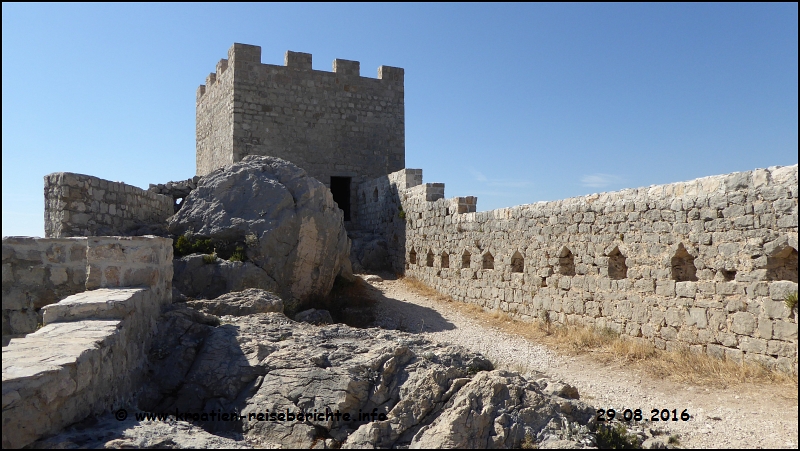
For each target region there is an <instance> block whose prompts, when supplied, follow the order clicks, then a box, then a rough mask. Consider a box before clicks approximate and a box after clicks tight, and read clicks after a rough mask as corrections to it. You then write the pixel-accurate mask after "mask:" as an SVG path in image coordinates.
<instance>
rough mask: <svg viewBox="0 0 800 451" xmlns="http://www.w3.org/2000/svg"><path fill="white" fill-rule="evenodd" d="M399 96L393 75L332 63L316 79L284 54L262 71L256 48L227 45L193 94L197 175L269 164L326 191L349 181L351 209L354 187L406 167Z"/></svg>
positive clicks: (303, 61) (391, 70) (400, 83)
mask: <svg viewBox="0 0 800 451" xmlns="http://www.w3.org/2000/svg"><path fill="white" fill-rule="evenodd" d="M403 89H404V72H403V69H400V68H395V67H389V66H381V67H379V68H378V78H368V77H362V76H361V75H360V64H359V62H358V61H347V60H341V59H337V60H334V62H333V72H327V71H319V70H313V69H312V67H311V55H310V54H307V53H299V52H291V51H290V52H286V56H285V61H284V65H283V66H280V65H272V64H262V63H261V48H260V47H258V46H252V45H245V44H234V45H233V46H232V47H231V48H230V50H229V51H228V59H223V60H220V62H219V63H218V64H217V68H216V72H215V73H212V74H210V75H209V77H208V78H207V79H206V84H205V85H203V86H200V88H199V89H198V91H197V175H200V176H202V175H205V174H208V173H209V172H211V171H212V170H214V169H216V168H219V167H222V166H224V165H227V164H230V163H233V162H236V161H240V160H241V159H242V158H244V157H245V156H247V155H268V156H274V157H279V158H282V159H285V160H287V161H291V162H292V163H294V164H296V165H298V166H300V167H302V168H303V169H305V170H306V171H307V172H308V173H309V175H311V176H312V177H314V178H316V179H317V180H319V181H321V182H322V183H323V184H325V185H326V186H329V187H330V183H331V177H349V178H350V204H351V205H353V206H354V205H355V203H356V186H357V185H358V184H360V183H362V182H365V181H368V180H371V179H373V178H376V177H379V176H382V175H386V174H389V173H391V172H393V171H398V170H400V169H402V168H403V167H404V166H405V103H404V91H403ZM351 212H352V213H353V214H355V208H351ZM352 220H353V221H355V218H353V219H352Z"/></svg>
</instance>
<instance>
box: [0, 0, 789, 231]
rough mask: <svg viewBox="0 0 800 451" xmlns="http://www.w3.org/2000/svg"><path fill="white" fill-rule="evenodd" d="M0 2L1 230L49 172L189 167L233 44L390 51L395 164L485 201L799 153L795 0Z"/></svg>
mask: <svg viewBox="0 0 800 451" xmlns="http://www.w3.org/2000/svg"><path fill="white" fill-rule="evenodd" d="M2 8H3V11H2V12H3V19H2V20H3V29H2V32H3V69H2V70H3V83H2V84H3V116H2V117H3V226H2V227H3V236H10V235H32V236H43V234H44V224H43V215H44V211H43V210H44V200H43V199H44V198H43V180H42V178H43V177H44V175H46V174H48V173H51V172H57V171H69V172H78V173H83V174H90V175H94V176H97V177H101V178H105V179H108V180H118V181H124V182H126V183H129V184H132V185H136V186H140V187H143V188H147V185H148V184H149V183H163V182H166V181H169V180H181V179H186V178H188V177H191V176H193V175H194V171H195V130H194V126H195V123H194V122H195V91H196V89H197V86H198V85H200V84H202V83H203V82H204V80H205V77H206V75H208V73H209V72H212V71H213V70H214V67H215V64H216V62H217V61H218V60H219V59H220V58H224V57H226V55H227V50H228V48H229V47H230V46H231V44H232V43H234V42H241V43H246V44H254V45H259V46H261V47H262V62H264V63H268V64H283V55H284V52H285V51H286V50H294V51H300V52H307V53H311V54H313V67H314V69H317V70H327V71H330V70H331V64H332V61H333V59H334V58H343V59H350V60H357V61H360V62H361V74H362V76H368V77H376V76H377V68H378V66H380V65H382V64H385V65H390V66H399V67H403V68H404V69H405V83H406V85H405V96H406V97H405V102H406V166H407V167H409V168H422V169H423V171H424V172H423V174H424V178H425V181H426V182H444V183H445V184H446V191H445V194H446V196H447V197H453V196H469V195H475V196H478V209H479V210H487V209H494V208H500V207H508V206H513V205H519V204H525V203H532V202H536V201H540V200H555V199H561V198H566V197H571V196H577V195H584V194H590V193H594V192H603V191H613V190H618V189H622V188H628V187H637V186H647V185H652V184H661V183H670V182H676V181H682V180H690V179H693V178H697V177H702V176H706V175H714V174H723V173H728V172H735V171H746V170H751V169H754V168H758V167H767V166H773V165H791V164H796V163H797V153H798V140H797V129H798V125H797V124H798V117H797V116H798V104H797V102H798V91H797V90H798V69H797V68H798V65H797V59H798V31H797V27H798V15H797V4H796V3H791V4H788V3H784V4H667V5H663V4H633V5H628V4H589V5H587V4H567V5H564V4H544V5H542V4H528V5H519V4H501V5H495V4H410V5H406V4H311V5H308V4H238V5H237V4H233V5H231V4H136V5H129V4H113V5H103V4H100V5H96V4H78V5H74V4H73V5H63V4H47V5H41V4H9V3H3V7H2Z"/></svg>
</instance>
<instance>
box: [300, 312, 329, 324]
mask: <svg viewBox="0 0 800 451" xmlns="http://www.w3.org/2000/svg"><path fill="white" fill-rule="evenodd" d="M294 320H295V321H298V322H301V323H311V324H316V325H321V324H333V323H334V321H333V317H331V312H329V311H327V310H317V309H313V308H312V309H308V310H303V311H302V312H300V313H298V314H297V315H295V316H294Z"/></svg>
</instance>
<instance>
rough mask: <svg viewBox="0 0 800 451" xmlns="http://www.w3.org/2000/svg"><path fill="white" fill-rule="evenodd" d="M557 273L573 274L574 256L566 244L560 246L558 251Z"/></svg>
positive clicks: (563, 274)
mask: <svg viewBox="0 0 800 451" xmlns="http://www.w3.org/2000/svg"><path fill="white" fill-rule="evenodd" d="M558 273H559V274H561V275H562V276H574V275H575V256H573V255H572V251H571V250H569V248H568V247H566V246H564V247H562V248H561V251H560V252H559V253H558Z"/></svg>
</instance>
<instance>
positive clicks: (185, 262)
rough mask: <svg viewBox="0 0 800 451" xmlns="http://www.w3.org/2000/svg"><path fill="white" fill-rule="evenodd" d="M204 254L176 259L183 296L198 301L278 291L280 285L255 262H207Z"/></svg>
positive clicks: (175, 266) (176, 282) (177, 278)
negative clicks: (251, 291)
mask: <svg viewBox="0 0 800 451" xmlns="http://www.w3.org/2000/svg"><path fill="white" fill-rule="evenodd" d="M204 258H206V257H205V256H204V255H200V254H195V255H187V256H186V257H181V258H179V259H175V260H174V272H175V276H174V279H173V280H174V284H175V288H177V289H178V290H179V291H180V292H181V294H183V295H185V296H188V297H191V298H197V299H215V298H217V297H219V296H221V295H223V294H225V293H229V292H236V291H242V290H246V289H248V288H258V289H262V290H267V291H276V290H277V289H278V283H277V282H276V281H275V280H273V279H272V278H271V277H270V276H269V274H267V273H266V272H265V271H264V270H263V269H261V268H259V267H258V266H256V265H255V264H253V263H251V262H232V261H228V260H222V259H219V258H218V259H216V260H214V262H213V263H206V262H205V260H204Z"/></svg>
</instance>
